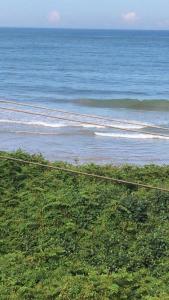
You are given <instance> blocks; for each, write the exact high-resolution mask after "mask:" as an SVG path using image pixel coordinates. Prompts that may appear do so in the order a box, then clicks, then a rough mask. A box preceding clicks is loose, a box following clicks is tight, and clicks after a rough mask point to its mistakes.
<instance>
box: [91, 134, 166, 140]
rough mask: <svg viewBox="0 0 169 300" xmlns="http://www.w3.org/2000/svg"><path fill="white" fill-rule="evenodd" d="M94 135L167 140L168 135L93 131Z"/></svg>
mask: <svg viewBox="0 0 169 300" xmlns="http://www.w3.org/2000/svg"><path fill="white" fill-rule="evenodd" d="M95 135H98V136H103V137H112V138H123V139H124V138H125V139H138V140H139V139H163V140H169V137H165V136H161V135H151V134H142V133H138V134H125V133H108V132H105V133H104V132H95Z"/></svg>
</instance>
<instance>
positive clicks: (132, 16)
mask: <svg viewBox="0 0 169 300" xmlns="http://www.w3.org/2000/svg"><path fill="white" fill-rule="evenodd" d="M122 19H123V21H124V22H127V23H134V22H136V21H137V20H138V16H137V14H136V12H135V11H129V12H127V13H124V14H122Z"/></svg>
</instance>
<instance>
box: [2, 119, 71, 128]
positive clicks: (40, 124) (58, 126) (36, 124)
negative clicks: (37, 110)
mask: <svg viewBox="0 0 169 300" xmlns="http://www.w3.org/2000/svg"><path fill="white" fill-rule="evenodd" d="M0 123H9V124H20V125H30V126H43V127H52V128H60V127H65V126H67V125H66V124H61V123H47V122H42V121H18V120H5V119H0Z"/></svg>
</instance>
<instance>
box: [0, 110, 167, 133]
mask: <svg viewBox="0 0 169 300" xmlns="http://www.w3.org/2000/svg"><path fill="white" fill-rule="evenodd" d="M0 109H2V110H7V111H13V112H19V113H24V114H29V115H35V116H43V117H48V118H52V119H58V120H64V121H69V122H74V123H79V124H86V125H92V126H102V127H104V128H111V129H112V128H113V129H117V130H121V131H131V132H137V133H143V134H148V135H151V136H155V137H157V136H161V137H165V138H169V136H168V135H165V134H158V135H157V133H153V132H149V131H143V130H135V129H129V128H127V129H126V128H119V127H117V126H114V125H106V124H98V123H93V122H92V123H91V122H86V121H85V122H83V121H80V120H71V119H68V118H64V117H57V116H50V115H47V114H42V113H35V112H30V111H27V110H20V109H14V108H6V107H0Z"/></svg>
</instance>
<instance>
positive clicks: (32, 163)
mask: <svg viewBox="0 0 169 300" xmlns="http://www.w3.org/2000/svg"><path fill="white" fill-rule="evenodd" d="M0 159H2V160H9V161H15V162H19V163H23V164H28V165H34V166H39V167H44V168H48V169H53V170H59V171H64V172H68V173H72V174H76V175H83V176H88V177H92V178H97V179H102V180H106V181H111V182H113V183H117V184H123V185H132V186H136V187H138V188H145V189H152V190H157V191H162V192H168V193H169V189H166V188H161V187H157V186H152V185H146V184H142V183H138V182H133V181H127V180H122V179H116V178H112V177H108V176H102V175H97V174H93V173H87V172H82V171H77V170H72V169H68V168H63V167H56V166H52V165H49V164H42V163H38V162H33V161H28V160H24V159H19V158H13V157H9V156H4V155H3V156H2V155H0Z"/></svg>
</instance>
